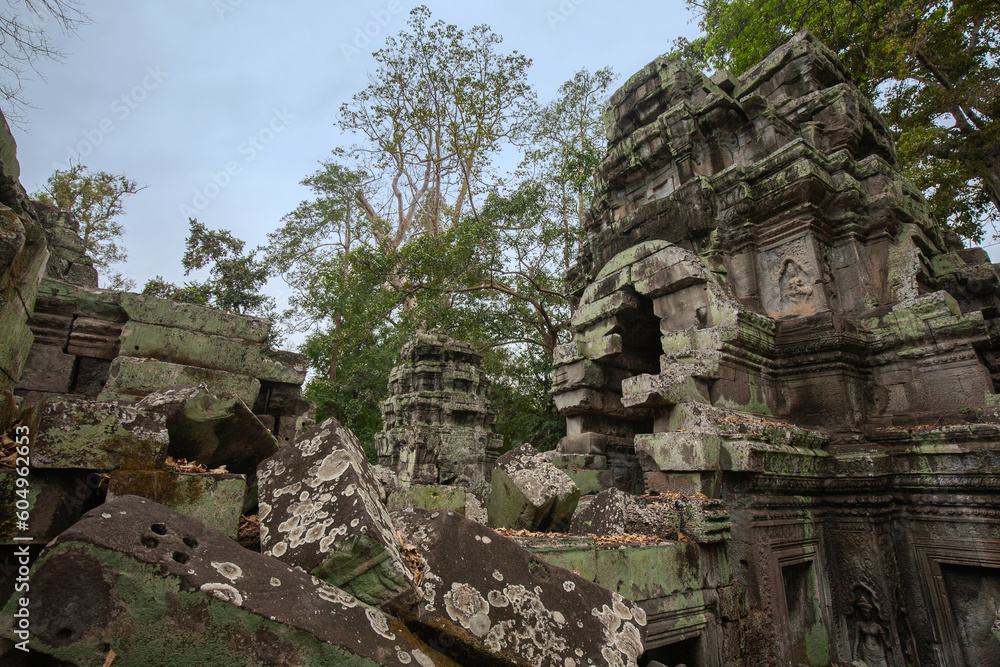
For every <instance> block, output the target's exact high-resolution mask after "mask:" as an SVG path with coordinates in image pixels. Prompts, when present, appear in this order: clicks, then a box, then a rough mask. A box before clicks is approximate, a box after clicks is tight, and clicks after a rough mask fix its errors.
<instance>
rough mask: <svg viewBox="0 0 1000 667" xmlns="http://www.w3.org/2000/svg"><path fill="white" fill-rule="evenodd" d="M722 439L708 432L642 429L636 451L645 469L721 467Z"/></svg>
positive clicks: (636, 439)
mask: <svg viewBox="0 0 1000 667" xmlns="http://www.w3.org/2000/svg"><path fill="white" fill-rule="evenodd" d="M721 442H722V439H721V438H719V437H718V436H714V435H711V434H708V433H688V432H676V431H668V432H666V433H640V434H639V435H637V436H635V453H636V455H637V456H638V458H639V465H640V466H641V467H642V469H643V470H663V471H678V472H686V471H694V470H718V469H719V448H720V445H721Z"/></svg>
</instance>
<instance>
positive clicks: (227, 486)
mask: <svg viewBox="0 0 1000 667" xmlns="http://www.w3.org/2000/svg"><path fill="white" fill-rule="evenodd" d="M246 489H247V483H246V477H245V476H244V475H197V474H186V473H171V472H166V471H148V470H118V471H115V472H113V473H111V481H110V483H109V486H108V499H109V500H110V499H112V498H114V497H115V496H141V497H143V498H148V499H150V500H153V501H155V502H157V503H159V504H161V505H164V506H166V507H169V508H170V509H173V510H176V511H178V512H180V513H181V514H186V515H187V516H189V517H192V518H194V519H197V520H198V521H201V522H202V523H204V524H205V525H206V526H211V527H212V528H216V529H218V530H220V531H222V532H223V533H225V534H226V535H228V536H229V537H231V538H233V539H236V535H237V532H238V531H239V527H240V515H241V513H242V510H243V499H244V496H245V495H246Z"/></svg>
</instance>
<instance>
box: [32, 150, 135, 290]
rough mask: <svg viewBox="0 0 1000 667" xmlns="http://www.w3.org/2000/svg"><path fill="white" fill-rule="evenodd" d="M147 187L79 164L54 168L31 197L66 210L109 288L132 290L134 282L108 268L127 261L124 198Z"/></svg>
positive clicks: (120, 175) (124, 177)
mask: <svg viewBox="0 0 1000 667" xmlns="http://www.w3.org/2000/svg"><path fill="white" fill-rule="evenodd" d="M145 187H146V186H144V185H143V186H140V185H139V184H138V182H137V181H134V180H132V179H130V178H128V177H127V176H125V174H110V173H108V172H106V171H96V172H93V171H90V170H89V169H88V168H87V167H85V166H83V165H81V164H74V165H71V166H70V167H69V169H66V170H62V169H57V170H56V171H55V173H53V174H52V175H51V176H49V179H48V182H47V184H46V187H45V189H44V190H43V191H41V192H38V193H36V194H35V195H34V196H35V198H36V199H38V200H39V201H42V202H45V203H47V204H52V205H54V206H56V207H57V208H59V209H60V210H63V211H67V212H68V213H70V214H71V215H72V216H73V217H74V219H76V221H77V222H78V223H79V224H80V236H81V238H82V239H83V246H84V249H85V251H86V253H87V255H88V256H89V257H90V258H91V259H93V260H94V266H95V267H96V268H97V269H98V270H99V271H102V272H103V273H104V275H105V281H106V286H107V287H108V288H109V289H131V288H133V287H135V281H133V280H132V279H130V278H126V277H125V276H123V275H122V274H121V273H120V272H119V271H116V270H113V269H112V268H111V265H112V264H117V263H121V262H124V261H125V260H126V259H127V258H128V254H127V252H126V251H125V248H124V246H123V245H121V240H122V236H124V234H125V224H124V223H123V222H122V220H121V216H122V214H123V213H124V212H125V199H126V198H127V197H129V196H131V195H134V194H136V193H137V192H139V191H140V190H143V189H145Z"/></svg>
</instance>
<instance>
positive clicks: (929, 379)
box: [553, 34, 1000, 666]
mask: <svg viewBox="0 0 1000 667" xmlns="http://www.w3.org/2000/svg"><path fill="white" fill-rule="evenodd" d="M608 137H609V151H608V156H607V158H606V159H605V160H604V161H603V163H602V164H601V167H600V183H599V188H598V196H597V199H596V203H595V206H594V208H593V210H592V211H591V217H590V219H589V221H588V223H587V225H586V238H585V240H584V243H583V247H582V250H581V252H580V255H579V258H578V261H577V263H576V265H575V266H574V267H573V268H572V269H571V271H570V272H569V274H568V281H569V285H570V288H571V291H572V293H573V295H574V299H575V300H576V307H575V311H574V315H573V322H572V324H573V327H574V331H575V335H574V340H573V341H572V342H571V343H568V344H566V345H564V346H561V347H559V348H558V349H557V350H556V355H555V366H556V368H555V372H554V377H553V394H554V398H555V401H556V404H557V406H558V407H559V409H560V411H561V412H562V414H564V415H565V416H566V418H567V433H568V435H567V436H566V438H564V439H563V441H561V442H560V445H559V451H560V454H562V455H563V456H564V457H569V458H570V459H571V460H575V461H577V462H578V463H580V464H583V465H586V466H587V467H589V468H592V469H594V470H595V471H603V472H604V477H603V479H604V480H606V483H607V484H612V485H614V486H617V487H619V488H621V489H624V490H628V491H632V492H639V491H643V490H645V491H654V492H661V493H664V492H680V493H686V494H693V493H698V492H700V493H704V494H706V495H708V496H710V497H713V498H721V499H723V500H724V501H725V502H726V504H727V506H728V507H729V508H730V510H731V512H732V522H733V526H732V539H731V540H730V541H729V542H728V545H727V547H726V551H727V555H726V556H725V557H726V558H728V559H729V560H730V561H731V562H732V564H733V573H734V576H735V577H736V578H737V579H738V580H739V581H740V582H742V583H744V584H745V585H746V586H747V587H748V590H749V593H750V597H751V600H750V601H751V603H752V604H753V605H758V606H759V607H760V608H761V609H762V610H763V612H764V613H765V614H766V616H768V617H770V618H771V619H772V623H773V624H772V630H773V633H774V636H775V637H776V639H777V642H776V643H775V645H774V646H775V649H776V659H777V661H778V664H789V665H795V664H811V665H826V664H828V663H829V662H830V661H835V660H852V659H862V658H864V659H866V660H867V661H868V663H869V664H888V665H899V666H902V665H905V664H914V665H939V664H940V665H945V664H948V665H952V664H955V665H959V664H969V665H972V664H989V663H990V661H993V660H996V659H1000V643H997V642H996V640H995V639H994V638H993V636H992V635H991V630H990V628H991V627H992V626H993V624H994V622H995V620H996V609H992V611H990V609H987V608H988V607H990V606H991V605H993V607H998V606H1000V594H997V595H994V594H993V593H992V591H994V590H997V586H998V583H997V582H1000V556H998V554H1000V525H998V523H997V521H996V517H997V516H998V514H997V507H998V506H1000V493H998V492H1000V488H998V484H997V479H998V477H997V473H998V472H1000V430H998V429H1000V426H998V425H997V423H996V422H997V417H996V408H995V406H996V405H997V397H996V393H995V387H994V380H995V378H996V377H997V375H996V373H997V369H998V367H997V365H996V360H997V352H996V349H995V348H996V345H997V341H998V339H997V336H996V331H997V330H998V326H997V325H998V324H1000V320H998V319H997V318H998V313H1000V310H998V308H997V306H998V305H1000V301H998V295H1000V282H998V275H1000V271H998V269H1000V267H998V266H996V265H990V264H989V263H988V259H987V258H986V256H985V253H983V252H982V251H981V250H963V249H962V248H961V244H960V243H957V239H956V238H955V237H954V236H953V235H950V234H948V233H945V232H943V231H942V230H941V228H940V227H939V226H938V225H937V224H936V222H935V221H934V220H932V219H931V218H930V216H929V215H928V213H927V207H926V204H925V203H924V201H923V199H922V197H921V194H920V193H919V192H918V191H917V190H916V189H915V188H914V186H913V185H912V184H911V183H910V182H909V181H907V180H906V179H905V178H903V177H902V175H901V174H900V173H899V171H898V168H897V166H896V162H895V155H894V148H893V145H892V141H891V139H890V136H889V133H888V131H887V129H886V126H885V124H884V123H883V122H882V120H881V119H880V118H879V116H878V114H877V113H876V112H875V110H874V108H873V107H872V105H871V104H870V102H869V101H868V100H866V99H864V97H863V96H862V95H861V94H860V93H859V92H858V90H857V88H856V87H855V86H854V85H853V84H852V83H851V81H850V79H849V77H848V76H847V74H846V72H845V71H844V68H843V66H842V65H841V64H840V63H839V61H838V60H837V58H836V57H835V55H834V54H832V53H831V52H830V51H828V50H827V49H826V48H825V47H823V46H822V45H821V44H819V43H817V42H816V40H815V39H814V38H813V37H812V36H811V35H809V34H802V35H800V36H798V37H796V38H795V39H793V40H791V41H790V42H788V43H787V44H786V45H784V46H782V47H780V48H779V49H778V50H776V51H775V52H774V53H772V54H771V55H770V56H769V57H768V58H766V59H765V60H764V61H762V62H761V63H759V64H758V65H756V66H754V67H753V68H751V69H750V70H748V71H747V72H746V73H744V74H743V75H741V76H740V77H733V76H731V75H729V74H728V73H726V72H719V73H716V74H715V75H713V76H711V77H709V76H706V75H705V74H703V73H701V72H698V71H696V70H695V69H694V68H692V67H691V66H690V65H688V64H686V63H684V62H675V61H667V60H664V59H658V60H656V61H654V62H653V63H651V64H650V65H649V66H647V67H646V68H644V69H643V70H642V71H641V72H639V73H638V74H636V75H635V76H633V77H632V78H631V79H630V80H629V81H628V82H627V83H626V84H625V85H624V86H623V87H622V88H621V89H620V90H619V91H618V92H617V93H615V95H614V96H612V98H611V105H610V111H609V116H608ZM598 479H601V478H600V477H598ZM945 544H946V545H947V546H946V547H944V546H942V545H945ZM975 590H982V591H991V592H990V593H988V594H986V593H984V594H983V595H978V594H976V593H974V592H973V591H975ZM991 595H993V596H994V597H990V596H991ZM692 605H693V607H692V608H693V609H698V608H700V607H699V605H698V604H695V603H693V602H692ZM699 636H700V639H697V640H695V641H696V643H697V645H698V648H697V652H698V656H699V657H698V658H697V663H698V664H707V665H711V664H730V663H728V662H725V661H723V660H722V658H721V657H720V656H721V655H723V653H721V652H720V651H721V649H720V646H721V644H720V641H723V640H720V639H719V637H718V635H713V634H712V632H710V631H709V630H705V631H704V632H703V633H702V634H700V635H699ZM859 638H860V642H859ZM664 641H666V640H664ZM685 641H687V640H685ZM723 643H724V642H723ZM994 644H996V645H994ZM970 646H974V647H985V648H969V647H970ZM647 648H656V639H655V636H654V639H653V642H652V643H649V642H647ZM880 659H884V660H885V663H879V660H880Z"/></svg>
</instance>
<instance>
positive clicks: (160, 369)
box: [98, 357, 260, 405]
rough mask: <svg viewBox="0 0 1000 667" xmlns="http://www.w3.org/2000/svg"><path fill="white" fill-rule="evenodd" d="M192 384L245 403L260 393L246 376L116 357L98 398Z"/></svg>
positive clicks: (138, 395)
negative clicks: (201, 385)
mask: <svg viewBox="0 0 1000 667" xmlns="http://www.w3.org/2000/svg"><path fill="white" fill-rule="evenodd" d="M192 384H193V385H198V384H204V385H205V386H206V387H208V390H209V391H210V392H212V393H213V394H215V395H216V396H238V397H239V398H240V400H242V401H243V402H244V403H245V404H246V405H253V404H254V402H255V401H256V400H257V394H258V393H260V381H259V380H257V378H254V377H250V376H249V375H244V374H241V373H230V372H228V371H220V370H213V369H209V368H200V367H197V366H185V365H183V364H172V363H168V362H164V361H156V360H155V359H138V358H135V357H118V358H117V359H115V360H114V361H113V362H111V370H110V373H109V378H108V383H107V385H105V388H104V392H103V393H102V394H101V395H100V396H98V399H99V400H112V399H114V398H118V397H123V398H125V399H126V400H135V399H138V398H141V397H143V396H146V395H148V394H150V393H152V392H154V391H156V390H158V389H161V388H163V387H170V386H173V385H192Z"/></svg>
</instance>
